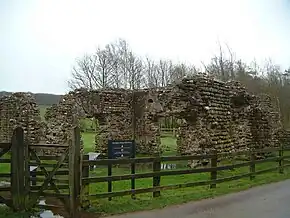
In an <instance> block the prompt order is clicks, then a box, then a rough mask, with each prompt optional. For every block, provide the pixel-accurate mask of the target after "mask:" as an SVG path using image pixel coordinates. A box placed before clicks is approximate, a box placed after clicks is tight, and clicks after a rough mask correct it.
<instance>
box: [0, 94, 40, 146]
mask: <svg viewBox="0 0 290 218" xmlns="http://www.w3.org/2000/svg"><path fill="white" fill-rule="evenodd" d="M41 125H42V124H41V117H40V112H39V109H38V107H37V105H36V103H35V99H34V97H33V96H32V95H31V94H30V93H22V92H21V93H14V94H12V95H10V96H4V97H2V98H0V142H11V137H12V135H13V130H14V128H16V127H23V128H24V133H25V137H26V138H25V139H26V140H29V142H31V143H38V142H39V141H40V140H41V138H42V131H41Z"/></svg>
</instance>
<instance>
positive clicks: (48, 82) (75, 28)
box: [0, 0, 290, 93]
mask: <svg viewBox="0 0 290 218" xmlns="http://www.w3.org/2000/svg"><path fill="white" fill-rule="evenodd" d="M289 27H290V3H289V1H287V0H102V1H101V0H91V1H89V0H79V1H73V0H68V1H65V0H0V90H6V91H32V92H49V93H64V92H66V91H67V90H68V88H67V80H68V79H69V77H70V73H71V68H72V65H73V64H74V61H75V58H77V57H78V56H81V55H82V54H84V53H85V52H90V51H92V50H94V48H95V47H96V46H98V45H101V46H102V45H104V44H106V43H110V42H112V41H114V40H116V39H117V38H124V39H126V40H127V41H128V42H129V44H130V45H131V47H132V48H133V50H134V51H135V52H136V53H137V54H139V55H149V56H151V57H152V58H170V59H173V60H175V61H187V62H191V63H194V64H200V61H208V60H209V58H210V57H211V56H212V55H213V54H214V53H215V52H216V49H217V40H219V41H220V42H222V43H223V42H226V43H228V44H229V46H230V47H231V48H232V50H233V51H234V52H235V53H236V55H237V57H240V58H242V59H244V60H245V61H251V60H252V59H253V58H256V59H257V60H258V61H261V60H263V59H265V58H268V57H271V58H272V59H273V60H274V61H275V62H276V63H278V64H280V65H281V66H282V67H283V68H288V66H290V28H289Z"/></svg>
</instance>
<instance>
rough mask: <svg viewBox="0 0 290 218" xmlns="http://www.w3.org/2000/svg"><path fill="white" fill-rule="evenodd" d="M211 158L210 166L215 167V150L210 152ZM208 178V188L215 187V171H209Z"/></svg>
mask: <svg viewBox="0 0 290 218" xmlns="http://www.w3.org/2000/svg"><path fill="white" fill-rule="evenodd" d="M212 155H213V156H212V158H211V168H216V167H217V151H216V150H214V151H213V152H212ZM210 179H211V181H212V183H211V184H210V188H216V182H215V181H216V179H217V171H216V170H214V171H212V172H211V173H210Z"/></svg>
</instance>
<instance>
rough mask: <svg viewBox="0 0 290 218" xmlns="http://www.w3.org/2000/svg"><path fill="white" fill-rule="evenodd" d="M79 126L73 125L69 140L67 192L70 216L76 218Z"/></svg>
mask: <svg viewBox="0 0 290 218" xmlns="http://www.w3.org/2000/svg"><path fill="white" fill-rule="evenodd" d="M80 142H81V133H80V128H79V127H75V128H74V129H73V132H72V138H71V139H70V140H69V194H70V200H69V202H70V204H69V205H70V217H71V218H77V217H79V216H78V212H79V206H80V189H81V181H80V180H81V173H80V170H81V169H80V167H81V165H80V159H81V156H80V152H81V151H80V150H81V146H80V144H81V143H80Z"/></svg>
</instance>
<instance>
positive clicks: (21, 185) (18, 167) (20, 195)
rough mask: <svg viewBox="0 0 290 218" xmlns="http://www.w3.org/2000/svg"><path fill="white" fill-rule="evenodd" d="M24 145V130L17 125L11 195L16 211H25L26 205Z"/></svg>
mask: <svg viewBox="0 0 290 218" xmlns="http://www.w3.org/2000/svg"><path fill="white" fill-rule="evenodd" d="M24 146H25V143H24V131H23V129H22V128H21V127H17V128H16V129H15V130H14V131H13V136H12V146H11V197H12V206H13V210H14V211H24V210H25V205H26V203H25V198H26V197H25V195H26V193H25V153H26V152H25V148H24Z"/></svg>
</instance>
